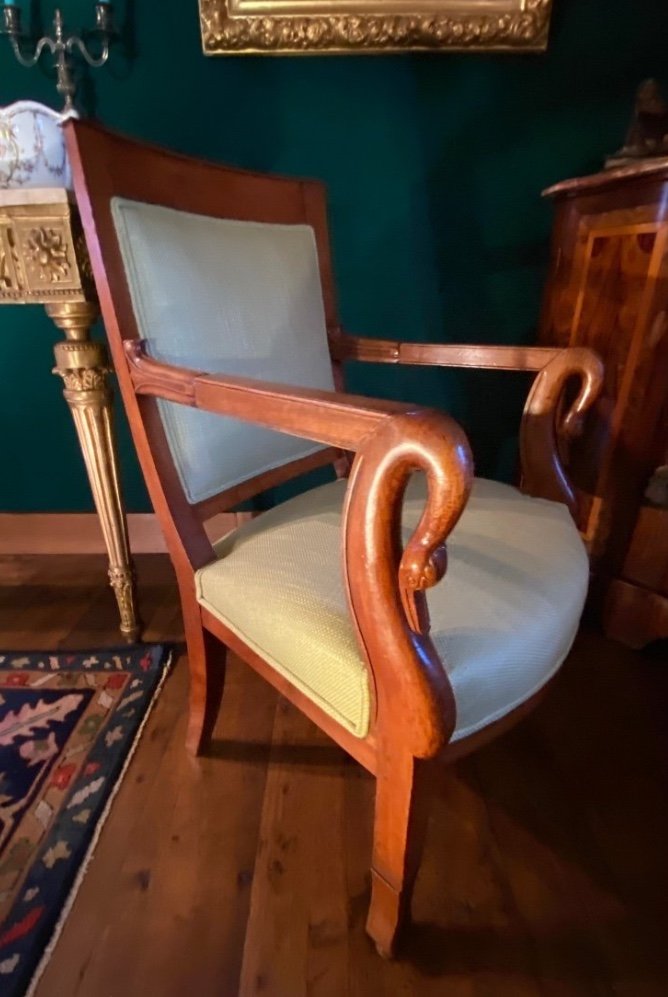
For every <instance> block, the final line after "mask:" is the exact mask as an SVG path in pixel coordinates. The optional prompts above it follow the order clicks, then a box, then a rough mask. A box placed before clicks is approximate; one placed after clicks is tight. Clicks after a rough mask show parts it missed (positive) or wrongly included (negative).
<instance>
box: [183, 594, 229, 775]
mask: <svg viewBox="0 0 668 997" xmlns="http://www.w3.org/2000/svg"><path fill="white" fill-rule="evenodd" d="M181 596H182V598H181V605H182V608H183V622H184V625H185V631H186V644H187V647H188V669H189V672H190V701H189V711H188V730H187V732H186V751H188V753H189V754H191V755H202V754H204V753H205V752H206V750H207V748H208V747H209V744H210V742H211V735H212V733H213V728H214V726H215V723H216V718H217V716H218V712H219V710H220V703H221V700H222V698H223V689H224V686H225V665H226V661H227V648H226V647H225V645H224V644H222V643H221V641H219V640H218V638H217V637H214V636H213V634H211V633H209V631H208V630H206V629H205V628H204V627H203V626H202V617H201V614H200V608H199V604H198V603H197V601H196V600H195V597H194V594H193V595H191V594H190V593H188V594H187V595H185V596H184V593H183V592H182V593H181Z"/></svg>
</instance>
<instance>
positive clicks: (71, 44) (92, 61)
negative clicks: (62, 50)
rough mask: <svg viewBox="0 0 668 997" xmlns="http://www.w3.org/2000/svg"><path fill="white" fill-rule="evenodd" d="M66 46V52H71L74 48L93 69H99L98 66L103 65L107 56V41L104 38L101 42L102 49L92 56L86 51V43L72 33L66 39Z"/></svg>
mask: <svg viewBox="0 0 668 997" xmlns="http://www.w3.org/2000/svg"><path fill="white" fill-rule="evenodd" d="M66 48H67V51H68V52H72V51H73V50H74V49H75V48H76V49H77V50H78V52H79V53H80V54H81V55H82V56H83V58H84V59H85V60H86V62H87V63H88V65H89V66H92V68H93V69H99V67H100V66H104V64H105V62H106V61H107V59H108V58H109V42H108V41H107V40H106V39H105V40H104V41H103V42H102V51H101V52H100V54H99V55H98V56H93V55H92V54H91V53H90V52H89V51H88V47H87V45H86V43H85V42H84V41H82V40H81V38H77V36H76V35H72V36H71V37H70V38H68V39H67V45H66Z"/></svg>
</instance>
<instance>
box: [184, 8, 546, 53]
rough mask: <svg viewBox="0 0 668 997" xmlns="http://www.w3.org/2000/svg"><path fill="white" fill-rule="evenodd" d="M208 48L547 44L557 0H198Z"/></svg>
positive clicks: (532, 47) (527, 47)
mask: <svg viewBox="0 0 668 997" xmlns="http://www.w3.org/2000/svg"><path fill="white" fill-rule="evenodd" d="M199 5H200V21H201V28H202V45H203V48H204V53H205V54H206V55H231V54H233V53H239V54H242V53H249V54H250V53H255V54H257V53H267V54H272V53H274V54H281V53H284V54H298V53H309V52H313V53H318V52H320V53H325V52H331V53H346V52H348V53H352V52H405V51H416V50H417V51H419V50H423V51H438V50H451V51H476V50H483V51H504V50H507V51H513V52H517V51H542V50H543V49H545V48H546V46H547V36H548V29H549V24H550V14H551V10H552V0H199Z"/></svg>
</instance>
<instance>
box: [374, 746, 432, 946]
mask: <svg viewBox="0 0 668 997" xmlns="http://www.w3.org/2000/svg"><path fill="white" fill-rule="evenodd" d="M436 765H437V763H436V762H434V761H433V760H428V761H426V760H423V759H419V758H413V757H412V756H411V755H409V754H398V753H396V751H395V752H382V753H381V752H379V765H378V772H377V781H376V803H375V813H374V827H373V856H372V860H371V904H370V906H369V914H368V917H367V923H366V930H367V933H368V934H369V935H370V937H371V938H372V939H373V941H374V942H375V945H376V948H377V950H378V952H379V953H380V955H381V956H383V957H384V958H386V959H389V958H391V957H392V956H393V955H394V949H395V944H396V940H397V937H398V934H399V931H400V929H401V927H402V924H403V923H404V922H405V921H406V920H407V919H408V917H409V915H410V906H411V899H412V895H413V886H414V884H415V879H416V876H417V871H418V868H419V865H420V859H421V856H422V848H423V844H424V839H425V833H426V829H427V823H428V819H429V811H430V808H431V799H432V795H433V792H434V788H435V785H436V774H437V773H436Z"/></svg>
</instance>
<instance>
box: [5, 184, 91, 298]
mask: <svg viewBox="0 0 668 997" xmlns="http://www.w3.org/2000/svg"><path fill="white" fill-rule="evenodd" d="M2 193H3V192H0V301H17V302H29V301H33V302H41V303H46V302H49V301H54V300H56V301H57V300H63V301H81V300H83V299H84V298H85V297H86V295H87V294H90V292H91V290H92V286H91V285H92V279H91V275H90V264H89V261H88V253H87V251H86V246H85V243H84V241H83V238H82V236H81V230H80V226H79V224H78V219H77V218H76V217H75V216H73V214H72V213H71V210H70V205H69V203H68V201H67V200H64V201H60V202H56V203H45V204H39V203H26V204H19V203H3V200H2V199H1V195H2ZM12 193H13V192H12Z"/></svg>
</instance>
